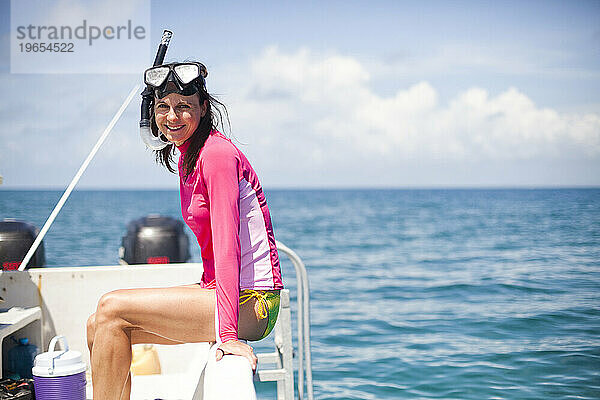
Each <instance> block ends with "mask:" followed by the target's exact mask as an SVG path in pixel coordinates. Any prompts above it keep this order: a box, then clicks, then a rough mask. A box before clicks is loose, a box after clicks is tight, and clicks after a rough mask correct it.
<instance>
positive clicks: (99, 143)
mask: <svg viewBox="0 0 600 400" xmlns="http://www.w3.org/2000/svg"><path fill="white" fill-rule="evenodd" d="M139 89H140V85H135V86H134V88H133V89H131V92H129V96H127V98H126V99H125V101H124V102H123V104H122V105H121V108H119V111H117V113H116V114H115V116H114V117H113V119H112V120H111V121H110V123H109V124H108V126H107V127H106V129H104V132H103V133H102V136H100V139H98V141H97V142H96V145H95V146H94V148H93V149H92V151H91V152H90V154H88V156H87V158H86V159H85V161H84V162H83V164H81V167H79V171H77V173H76V174H75V177H74V178H73V180H72V181H71V183H70V184H69V186H68V187H67V190H65V192H64V193H63V195H62V197H61V198H60V200H59V201H58V203H56V206H55V207H54V210H52V213H51V214H50V216H49V217H48V219H47V220H46V223H45V224H44V226H43V227H42V230H41V231H40V233H39V234H38V235H37V237H36V238H35V241H34V242H33V244H32V245H31V247H30V248H29V251H28V252H27V254H26V255H25V258H24V259H23V261H22V262H21V265H19V271H23V270H24V269H25V267H26V266H27V264H28V263H29V261H30V260H31V257H33V253H35V251H36V250H37V248H38V246H39V245H40V243H41V242H42V239H43V238H44V236H45V235H46V232H48V229H50V225H52V223H53V222H54V219H55V218H56V216H57V215H58V213H59V212H60V210H61V208H62V207H63V205H64V204H65V202H66V201H67V199H68V198H69V196H70V195H71V192H72V191H73V188H75V185H77V182H79V178H81V175H83V173H84V172H85V170H86V169H87V167H88V165H89V164H90V162H91V161H92V158H94V156H95V155H96V153H97V152H98V150H99V149H100V146H102V143H104V141H105V140H106V138H107V137H108V134H109V133H110V131H111V130H112V128H113V127H114V126H115V124H116V123H117V121H118V120H119V118H121V115H122V114H123V111H125V109H126V108H127V106H128V105H129V103H131V100H132V99H133V96H134V95H135V94H136V93H137V91H138V90H139Z"/></svg>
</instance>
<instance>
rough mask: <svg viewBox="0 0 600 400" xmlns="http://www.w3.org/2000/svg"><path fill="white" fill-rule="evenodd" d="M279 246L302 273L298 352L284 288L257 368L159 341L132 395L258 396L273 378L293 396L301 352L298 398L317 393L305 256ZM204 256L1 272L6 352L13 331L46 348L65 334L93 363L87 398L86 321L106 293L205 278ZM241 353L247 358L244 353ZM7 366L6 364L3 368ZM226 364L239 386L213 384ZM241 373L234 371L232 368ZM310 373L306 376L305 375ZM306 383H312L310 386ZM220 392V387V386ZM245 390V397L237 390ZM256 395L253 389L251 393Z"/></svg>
mask: <svg viewBox="0 0 600 400" xmlns="http://www.w3.org/2000/svg"><path fill="white" fill-rule="evenodd" d="M277 247H278V250H279V252H280V253H284V254H286V255H287V256H288V257H289V258H290V260H291V261H292V264H293V265H294V268H295V270H296V276H297V287H298V293H297V300H298V309H297V316H298V337H297V351H296V352H294V349H293V341H292V325H291V317H292V315H291V310H290V293H289V290H287V289H284V290H282V293H281V305H280V307H281V308H280V313H279V318H278V321H277V325H276V326H275V329H274V331H273V332H272V333H271V334H270V336H269V337H268V338H267V339H265V340H271V341H272V343H273V351H272V352H270V353H266V354H258V358H259V363H258V365H259V367H258V371H257V373H256V375H254V377H253V375H252V371H251V369H250V364H249V362H247V361H246V360H245V359H244V358H243V357H238V356H226V357H225V358H224V360H223V361H220V362H219V363H215V362H214V361H212V362H210V361H208V360H213V359H214V357H211V355H212V354H211V349H210V346H209V344H207V343H189V344H181V345H175V346H167V345H154V346H155V348H156V350H157V352H158V355H159V359H160V367H161V374H154V375H134V376H133V377H132V392H131V399H134V400H145V399H150V400H154V399H164V400H175V399H177V400H179V399H185V400H189V399H194V400H198V399H203V400H212V399H221V398H228V399H230V398H239V399H245V398H247V399H252V398H255V392H254V385H253V381H252V380H253V379H254V380H256V381H261V382H265V381H275V382H276V383H277V399H278V400H292V399H293V398H294V389H295V385H294V367H293V364H294V363H293V354H296V355H297V372H298V379H297V382H296V384H297V385H296V393H297V394H298V398H300V399H304V398H305V397H306V398H308V399H312V398H313V393H312V373H311V358H310V341H309V337H310V332H309V315H308V306H309V299H308V278H307V275H306V269H305V268H304V264H303V263H302V261H301V260H300V258H299V257H298V256H297V255H296V254H295V253H294V252H293V251H292V250H290V249H289V248H287V247H286V246H285V245H283V244H282V243H279V242H278V243H277ZM201 274H202V266H201V264H194V263H185V264H160V265H118V266H94V267H74V268H72V267H65V268H31V269H28V270H25V271H1V272H0V296H1V297H2V299H3V301H2V303H0V307H1V308H2V312H0V340H2V349H1V350H2V358H1V360H2V361H3V362H6V361H7V356H6V355H7V351H8V350H9V349H10V347H12V346H13V345H14V344H13V343H12V341H10V340H5V339H7V338H8V337H10V336H11V335H17V337H27V338H29V339H30V342H31V343H32V344H34V345H36V346H37V347H38V348H39V349H40V350H41V351H45V350H47V348H48V344H49V342H50V340H51V339H52V338H53V337H54V336H56V335H64V336H65V337H66V338H67V340H68V343H69V348H70V349H71V350H77V351H80V352H81V353H82V356H83V359H84V361H85V362H86V364H87V366H88V368H87V371H86V374H87V383H88V386H87V388H86V393H87V398H88V399H92V387H91V383H92V382H91V374H90V367H89V365H90V362H89V355H88V351H87V343H86V334H85V331H86V321H87V318H88V316H89V315H91V314H92V313H93V312H94V311H95V309H96V305H97V303H98V300H99V299H100V297H101V296H102V295H103V294H104V293H106V292H108V291H111V290H114V289H119V288H135V287H164V286H173V285H181V284H189V283H193V282H198V281H200V276H201ZM240 360H241V361H240ZM0 370H1V368H0ZM223 370H226V372H227V381H226V382H224V383H225V385H224V386H225V387H229V388H231V389H232V390H239V391H240V394H239V395H237V394H236V396H235V397H231V394H227V393H224V392H223V391H222V390H219V391H215V390H214V387H215V384H217V385H219V386H220V387H221V389H222V387H223V385H221V380H222V379H223V378H221V377H220V375H219V373H220V371H223ZM232 374H233V375H234V376H235V379H233V380H232V379H231V375H232ZM305 378H306V379H305ZM305 388H306V391H305ZM215 393H217V394H215ZM239 396H241V397H239ZM253 396H254V397H253Z"/></svg>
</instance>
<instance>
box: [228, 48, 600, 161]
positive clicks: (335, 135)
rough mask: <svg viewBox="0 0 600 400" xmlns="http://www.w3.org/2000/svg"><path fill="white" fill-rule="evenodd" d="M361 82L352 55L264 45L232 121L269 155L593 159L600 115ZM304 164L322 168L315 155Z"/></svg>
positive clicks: (479, 94)
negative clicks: (379, 89) (261, 139)
mask: <svg viewBox="0 0 600 400" xmlns="http://www.w3.org/2000/svg"><path fill="white" fill-rule="evenodd" d="M369 80H370V76H369V72H368V71H367V70H366V68H365V67H364V66H363V65H361V63H360V62H359V61H358V60H356V59H354V58H352V57H343V56H339V55H331V56H322V57H318V56H315V55H313V54H311V52H310V51H309V50H307V49H301V50H299V51H297V52H295V53H291V54H287V53H282V52H280V51H279V50H278V49H277V48H274V47H270V48H267V49H266V50H265V51H264V52H263V53H262V54H260V56H258V57H257V58H256V59H255V60H253V62H252V65H251V68H250V76H249V77H248V79H247V80H246V81H247V82H249V83H248V84H247V87H246V88H245V91H244V96H243V98H240V99H238V101H237V102H236V103H235V104H234V105H233V107H234V110H235V120H236V121H237V125H238V126H240V120H241V121H242V122H243V124H242V128H244V129H249V128H255V129H260V130H261V134H260V136H265V135H266V136H268V137H270V138H271V139H272V138H279V140H276V141H273V140H269V144H270V145H271V146H273V147H274V148H273V149H269V153H272V152H275V148H276V147H285V146H286V143H285V142H288V141H291V142H293V143H294V145H293V146H292V147H293V148H302V147H304V148H306V149H307V150H309V151H307V152H306V154H305V155H306V156H307V157H311V154H321V153H320V152H319V151H318V150H322V149H323V147H322V146H328V145H331V147H330V151H328V153H329V154H331V153H335V152H338V151H339V152H341V153H342V156H341V157H345V158H350V157H352V156H353V155H356V154H357V153H360V154H361V155H362V157H377V158H380V157H383V158H385V159H388V160H390V161H392V160H393V159H397V158H398V157H404V158H423V157H425V158H434V159H436V158H442V159H454V160H465V159H469V160H472V159H478V160H484V159H498V160H515V159H525V160H531V159H535V158H539V157H545V158H547V157H558V158H560V157H561V156H562V155H565V152H568V153H569V154H568V155H570V156H585V157H593V158H596V159H597V158H598V157H599V156H600V114H598V113H589V114H586V115H579V114H564V113H559V112H557V111H555V110H552V109H549V108H539V107H537V106H536V105H535V104H534V102H533V101H532V100H531V99H530V98H528V97H527V95H525V94H524V93H522V92H520V91H519V90H518V89H517V88H514V87H512V88H507V89H506V90H505V91H503V92H502V93H500V94H498V95H497V96H490V95H489V93H488V92H487V91H486V90H485V89H483V88H471V89H469V90H467V91H465V92H463V93H459V94H457V95H456V96H455V97H454V98H453V99H452V100H451V101H449V102H448V103H447V104H440V102H439V100H438V94H437V92H436V90H435V88H434V87H432V85H431V84H430V83H428V82H426V81H423V82H419V83H415V84H413V85H412V86H410V87H408V88H399V89H398V90H397V91H396V92H395V94H394V95H392V96H387V97H385V96H380V95H378V94H377V93H375V92H374V91H373V90H372V89H371V88H370V87H369ZM237 90H238V91H239V90H241V89H240V88H239V87H238V88H237ZM265 122H267V123H265ZM265 131H266V132H265ZM244 133H248V132H244ZM315 138H317V140H313V141H311V139H315ZM340 141H342V142H343V143H339V142H340ZM298 146H301V147H298ZM337 146H341V147H337ZM265 154H266V152H265ZM334 158H335V157H334ZM330 159H331V158H330ZM312 161H314V162H326V160H324V159H323V157H321V156H318V157H315V159H314V160H312Z"/></svg>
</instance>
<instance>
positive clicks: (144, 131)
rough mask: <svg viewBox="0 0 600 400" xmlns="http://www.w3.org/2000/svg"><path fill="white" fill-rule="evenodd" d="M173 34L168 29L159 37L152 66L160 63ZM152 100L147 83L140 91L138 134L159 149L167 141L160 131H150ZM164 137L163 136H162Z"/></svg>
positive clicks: (150, 146) (151, 145) (147, 143)
mask: <svg viewBox="0 0 600 400" xmlns="http://www.w3.org/2000/svg"><path fill="white" fill-rule="evenodd" d="M172 36H173V32H171V31H169V30H166V29H165V30H164V31H163V34H162V38H161V39H160V44H159V45H158V51H157V53H156V58H155V59H154V64H152V66H153V67H155V66H157V65H161V64H162V63H163V61H164V59H165V54H167V48H168V47H169V43H170V42H171V37H172ZM153 101H154V91H153V90H152V88H151V87H150V86H148V85H146V89H144V91H143V92H142V110H141V118H140V136H141V137H142V140H143V141H144V143H145V144H146V146H148V147H149V148H150V149H152V150H160V149H163V148H164V147H166V146H167V145H168V144H169V142H168V141H167V140H166V138H164V140H163V139H162V138H161V136H163V135H162V134H161V133H160V132H158V136H156V135H154V133H152V129H151V128H150V107H152V103H153ZM163 137H164V136H163Z"/></svg>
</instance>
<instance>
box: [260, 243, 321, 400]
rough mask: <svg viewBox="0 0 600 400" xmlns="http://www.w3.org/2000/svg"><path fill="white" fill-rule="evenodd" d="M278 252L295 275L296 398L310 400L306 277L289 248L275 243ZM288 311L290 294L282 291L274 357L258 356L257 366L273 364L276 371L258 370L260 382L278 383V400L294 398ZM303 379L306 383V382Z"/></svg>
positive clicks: (311, 392) (301, 264)
mask: <svg viewBox="0 0 600 400" xmlns="http://www.w3.org/2000/svg"><path fill="white" fill-rule="evenodd" d="M277 249H278V250H279V251H280V252H282V253H284V254H285V255H286V256H287V257H288V258H289V259H290V261H291V262H292V264H293V265H294V269H295V271H296V286H297V294H296V300H297V303H298V311H297V320H298V324H297V327H298V385H297V390H298V398H299V399H300V400H304V398H305V397H304V389H305V387H306V398H307V399H308V400H313V382H312V364H311V362H312V361H311V352H310V309H309V300H310V299H309V287H308V274H307V273H306V267H305V266H304V263H303V262H302V259H300V257H299V256H298V255H297V254H296V253H295V252H294V251H293V250H291V249H290V248H289V247H287V246H286V245H284V244H283V243H281V242H279V241H277ZM290 315H291V314H290V311H289V291H287V290H284V291H282V302H281V311H280V317H279V321H278V322H277V325H276V327H275V346H276V348H277V352H276V353H271V354H258V355H257V356H258V359H259V362H261V363H262V362H265V363H276V364H277V366H278V369H276V370H259V371H258V374H257V378H258V380H259V381H261V382H264V381H277V399H278V400H291V399H293V397H294V385H293V382H294V371H293V365H292V352H293V346H292V338H291V320H290ZM305 377H306V381H305Z"/></svg>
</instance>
